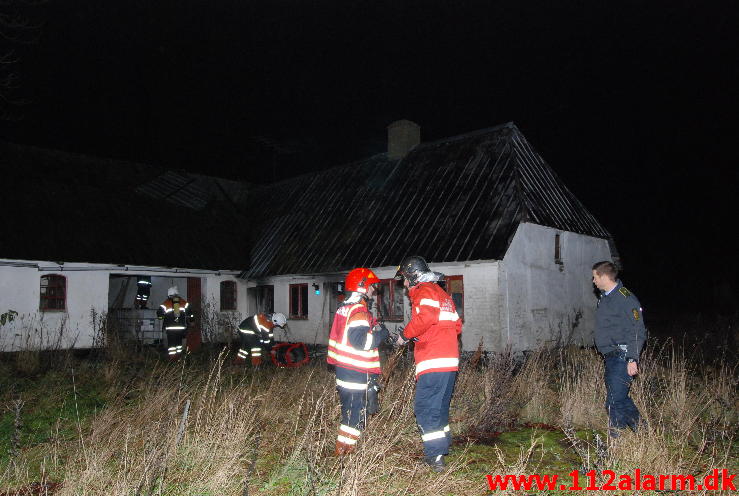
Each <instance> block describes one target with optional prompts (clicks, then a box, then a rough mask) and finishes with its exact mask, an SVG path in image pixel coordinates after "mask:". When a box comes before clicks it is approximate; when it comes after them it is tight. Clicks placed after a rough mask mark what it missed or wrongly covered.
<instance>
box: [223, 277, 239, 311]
mask: <svg viewBox="0 0 739 496" xmlns="http://www.w3.org/2000/svg"><path fill="white" fill-rule="evenodd" d="M220 289H221V312H229V311H234V310H236V294H237V293H236V281H221V287H220Z"/></svg>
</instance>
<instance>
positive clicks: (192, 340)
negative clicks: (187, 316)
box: [187, 277, 203, 351]
mask: <svg viewBox="0 0 739 496" xmlns="http://www.w3.org/2000/svg"><path fill="white" fill-rule="evenodd" d="M187 301H188V302H189V303H190V305H191V306H192V311H193V313H194V314H195V321H194V322H192V323H191V324H190V327H189V329H188V330H187V349H188V351H198V350H199V349H200V343H201V342H202V340H203V338H202V335H201V333H200V323H201V322H202V310H203V306H202V304H201V302H202V298H201V293H200V278H199V277H188V278H187Z"/></svg>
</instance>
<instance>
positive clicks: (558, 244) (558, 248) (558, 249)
mask: <svg viewBox="0 0 739 496" xmlns="http://www.w3.org/2000/svg"><path fill="white" fill-rule="evenodd" d="M560 238H561V236H560V234H559V233H557V234H555V235H554V263H556V264H557V265H563V264H564V262H562V241H561V239H560Z"/></svg>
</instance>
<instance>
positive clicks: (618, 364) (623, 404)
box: [605, 356, 641, 430]
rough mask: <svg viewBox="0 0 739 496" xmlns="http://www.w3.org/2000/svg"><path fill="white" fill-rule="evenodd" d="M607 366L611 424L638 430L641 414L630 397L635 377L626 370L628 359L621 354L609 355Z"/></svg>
mask: <svg viewBox="0 0 739 496" xmlns="http://www.w3.org/2000/svg"><path fill="white" fill-rule="evenodd" d="M605 366H606V373H605V380H606V410H607V411H608V421H609V425H610V427H612V428H617V429H623V428H625V427H631V428H632V429H633V430H636V429H637V427H638V426H639V422H640V418H641V415H640V414H639V410H638V409H637V408H636V405H635V404H634V402H633V401H632V400H631V398H630V397H629V387H630V386H631V382H632V381H633V377H631V376H630V375H629V374H628V373H627V372H626V361H625V360H624V359H623V358H622V357H621V356H607V357H606V358H605Z"/></svg>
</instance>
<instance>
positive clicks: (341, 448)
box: [334, 441, 354, 456]
mask: <svg viewBox="0 0 739 496" xmlns="http://www.w3.org/2000/svg"><path fill="white" fill-rule="evenodd" d="M353 451H354V445H353V444H346V443H342V442H341V441H336V451H334V454H335V455H336V456H344V455H348V454H349V453H351V452H353Z"/></svg>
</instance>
